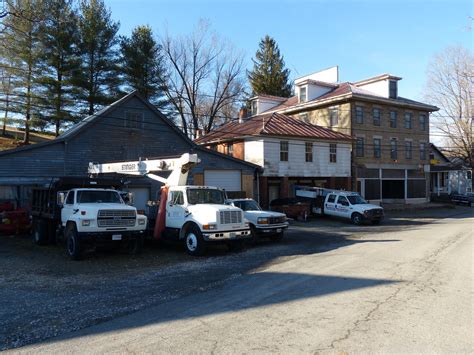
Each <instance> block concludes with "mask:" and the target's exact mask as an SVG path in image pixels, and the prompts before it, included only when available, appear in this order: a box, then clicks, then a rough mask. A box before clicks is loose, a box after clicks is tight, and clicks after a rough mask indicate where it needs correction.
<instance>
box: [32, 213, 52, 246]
mask: <svg viewBox="0 0 474 355" xmlns="http://www.w3.org/2000/svg"><path fill="white" fill-rule="evenodd" d="M47 227H48V226H47V223H46V221H45V220H44V219H38V218H35V219H34V220H33V240H34V242H35V244H36V245H46V244H48V241H49V238H48V228H47Z"/></svg>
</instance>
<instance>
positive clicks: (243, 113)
mask: <svg viewBox="0 0 474 355" xmlns="http://www.w3.org/2000/svg"><path fill="white" fill-rule="evenodd" d="M244 118H247V108H246V107H245V106H242V107H241V108H240V111H239V123H242V122H243V121H244Z"/></svg>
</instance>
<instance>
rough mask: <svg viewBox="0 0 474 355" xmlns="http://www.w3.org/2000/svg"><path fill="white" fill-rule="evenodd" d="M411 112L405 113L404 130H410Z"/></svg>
mask: <svg viewBox="0 0 474 355" xmlns="http://www.w3.org/2000/svg"><path fill="white" fill-rule="evenodd" d="M412 116H413V115H412V113H411V112H405V128H407V129H411V119H412Z"/></svg>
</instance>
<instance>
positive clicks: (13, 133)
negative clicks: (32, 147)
mask: <svg viewBox="0 0 474 355" xmlns="http://www.w3.org/2000/svg"><path fill="white" fill-rule="evenodd" d="M23 134H24V132H22V131H19V130H17V129H16V128H14V127H7V136H6V137H4V136H2V135H0V151H3V150H8V149H15V148H17V147H19V146H21V145H22V141H23ZM51 139H54V136H53V135H49V134H44V133H36V132H30V141H31V142H30V144H35V143H41V142H46V141H48V140H51Z"/></svg>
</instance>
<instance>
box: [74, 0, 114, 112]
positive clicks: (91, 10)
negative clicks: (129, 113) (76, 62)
mask: <svg viewBox="0 0 474 355" xmlns="http://www.w3.org/2000/svg"><path fill="white" fill-rule="evenodd" d="M78 23H79V44H78V49H79V55H80V61H81V63H80V67H79V70H77V71H76V73H75V79H74V83H75V85H76V87H77V89H78V91H77V93H76V94H75V97H76V98H77V99H78V100H81V101H83V102H86V104H87V107H86V109H85V112H86V113H87V114H89V115H92V114H94V112H95V111H96V109H97V107H98V106H100V105H106V104H109V103H110V102H112V101H113V100H114V99H115V98H116V97H115V96H116V95H115V93H116V92H118V86H119V84H120V81H119V77H118V75H117V74H118V66H117V65H118V57H117V55H118V53H117V48H116V46H117V44H118V36H117V31H118V29H119V27H120V24H119V23H118V22H114V21H112V19H111V12H110V10H108V9H107V8H106V7H105V4H104V1H103V0H82V1H81V3H80V15H79V21H78Z"/></svg>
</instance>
